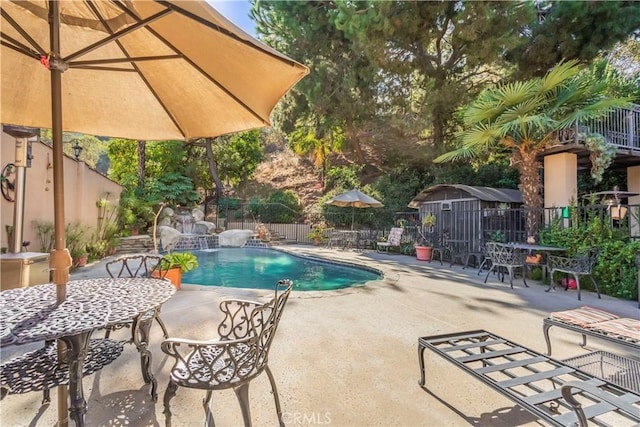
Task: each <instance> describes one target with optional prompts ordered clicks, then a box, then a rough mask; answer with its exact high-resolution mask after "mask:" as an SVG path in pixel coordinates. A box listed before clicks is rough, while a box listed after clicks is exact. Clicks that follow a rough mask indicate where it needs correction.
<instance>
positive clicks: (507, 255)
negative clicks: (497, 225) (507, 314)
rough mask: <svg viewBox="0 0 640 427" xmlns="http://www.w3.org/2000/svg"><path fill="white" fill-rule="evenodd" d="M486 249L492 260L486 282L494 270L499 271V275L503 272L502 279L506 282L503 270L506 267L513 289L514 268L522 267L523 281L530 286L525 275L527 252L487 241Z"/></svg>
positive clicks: (488, 256) (485, 278)
mask: <svg viewBox="0 0 640 427" xmlns="http://www.w3.org/2000/svg"><path fill="white" fill-rule="evenodd" d="M485 249H486V252H487V258H489V260H490V261H491V268H490V269H489V271H488V272H487V275H486V276H485V277H484V283H487V279H488V278H489V274H491V272H492V271H497V272H498V275H500V274H502V276H500V280H501V281H502V282H504V272H503V271H501V270H505V269H506V270H507V271H508V272H509V285H510V286H511V289H513V275H514V270H515V269H516V268H520V269H522V281H523V282H524V285H525V286H526V287H527V288H528V287H529V285H527V278H526V277H525V276H526V274H525V265H524V264H525V257H526V254H525V253H522V252H520V251H518V250H516V249H514V248H512V247H509V246H508V245H504V244H502V243H497V242H487V243H486V244H485Z"/></svg>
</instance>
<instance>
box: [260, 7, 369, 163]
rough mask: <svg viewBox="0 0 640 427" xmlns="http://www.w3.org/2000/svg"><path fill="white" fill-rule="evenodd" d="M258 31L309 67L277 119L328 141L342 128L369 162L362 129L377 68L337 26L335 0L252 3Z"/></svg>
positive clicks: (356, 151) (356, 153) (361, 158)
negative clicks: (363, 144) (306, 128)
mask: <svg viewBox="0 0 640 427" xmlns="http://www.w3.org/2000/svg"><path fill="white" fill-rule="evenodd" d="M253 4H254V7H253V10H252V16H253V17H254V19H255V20H256V31H257V33H258V34H260V35H261V36H262V37H261V38H262V39H263V40H264V41H265V42H267V43H268V44H269V45H271V46H273V47H274V48H276V49H278V50H280V51H282V52H286V53H287V54H289V55H291V56H292V57H293V58H296V59H297V60H299V61H301V62H303V63H304V64H305V65H306V66H308V67H309V68H310V74H309V76H307V77H305V78H304V79H303V80H302V81H300V82H299V83H298V84H296V86H295V87H294V88H293V90H292V91H291V93H290V94H289V96H287V97H286V98H285V101H284V102H283V104H282V106H281V110H280V112H279V114H277V115H276V120H275V121H276V122H277V123H279V125H280V126H281V127H282V129H283V130H284V131H285V132H287V133H291V132H292V131H294V130H295V129H296V127H297V126H298V125H305V126H312V127H313V134H314V135H315V138H317V139H318V140H323V141H325V142H327V143H328V144H329V145H335V143H336V142H335V141H330V140H329V139H330V138H331V137H332V135H334V134H335V130H336V129H337V128H342V129H343V132H344V133H345V134H346V141H347V144H348V146H349V147H350V148H351V151H352V153H353V154H354V156H355V158H356V159H357V161H358V162H359V163H363V162H364V160H365V159H364V154H363V152H362V149H361V147H360V137H361V135H360V130H361V129H362V128H363V126H364V124H365V123H367V121H368V120H370V119H371V118H372V117H373V116H374V108H375V102H374V99H375V97H376V95H377V94H376V91H375V86H374V85H373V84H372V83H373V82H374V77H375V73H376V71H377V70H376V69H375V68H373V67H372V66H371V64H370V61H369V59H368V57H367V55H365V53H364V52H363V50H362V49H361V48H360V47H359V46H358V44H357V43H355V42H354V41H353V40H351V39H349V38H347V37H346V35H345V33H344V31H342V30H341V29H339V28H338V27H336V25H335V22H334V21H335V19H336V15H337V14H338V10H337V3H336V2H333V1H305V2H281V1H256V0H254V1H253Z"/></svg>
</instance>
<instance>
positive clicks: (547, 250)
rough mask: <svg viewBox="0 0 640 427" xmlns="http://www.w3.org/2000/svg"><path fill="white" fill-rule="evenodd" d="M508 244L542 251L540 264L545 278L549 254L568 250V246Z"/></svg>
mask: <svg viewBox="0 0 640 427" xmlns="http://www.w3.org/2000/svg"><path fill="white" fill-rule="evenodd" d="M506 245H507V246H509V247H510V248H513V249H517V250H520V251H527V252H536V253H538V252H540V253H542V256H543V260H542V262H541V263H539V265H540V266H541V267H542V277H543V279H544V278H545V277H546V276H547V271H548V270H549V266H548V265H547V255H548V254H549V253H550V252H566V251H567V248H560V247H556V246H543V245H534V244H530V243H507V244H506ZM552 281H553V278H552ZM547 291H548V290H547Z"/></svg>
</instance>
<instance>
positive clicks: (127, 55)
mask: <svg viewBox="0 0 640 427" xmlns="http://www.w3.org/2000/svg"><path fill="white" fill-rule="evenodd" d="M52 3H55V4H57V5H58V8H59V17H60V27H59V28H60V29H59V48H58V49H55V48H52V47H51V39H50V27H49V22H48V20H49V13H50V8H49V7H48V4H49V3H48V2H46V1H41V0H40V1H19V2H13V1H2V2H1V5H0V7H1V9H2V48H1V49H2V50H1V57H2V61H1V62H2V64H1V70H2V86H1V88H2V89H1V90H2V122H3V123H5V124H14V125H22V126H31V127H39V128H53V127H54V126H53V125H54V124H53V123H52V103H51V99H52V97H53V96H55V94H52V84H51V78H50V73H49V72H48V70H47V67H49V68H51V69H59V70H60V72H61V73H62V79H61V80H62V81H61V94H62V111H61V114H62V117H63V119H62V128H61V130H62V131H73V132H82V133H86V134H91V135H102V136H111V137H124V138H130V139H141V140H147V141H149V140H163V139H190V138H196V137H212V136H218V135H223V134H227V133H232V132H238V131H243V130H249V129H255V128H257V127H261V126H265V125H268V124H269V115H270V113H271V111H272V110H273V108H274V106H275V105H276V103H277V102H278V101H279V100H280V98H281V97H282V96H283V95H284V94H285V93H286V92H287V91H288V90H289V89H291V87H292V86H293V85H294V84H295V83H296V82H297V81H298V80H300V79H301V78H302V77H303V76H304V75H305V74H307V72H308V70H307V68H306V67H304V66H302V65H300V64H298V63H297V62H295V61H293V60H291V59H289V58H287V57H286V56H284V55H282V54H280V53H278V52H277V51H275V50H273V49H272V48H270V47H269V46H267V45H265V44H264V43H262V42H260V41H258V40H255V39H253V38H252V37H251V36H249V35H248V34H246V33H245V32H244V31H242V30H241V29H240V28H238V27H237V26H235V25H234V24H233V23H231V22H230V21H228V20H227V19H226V18H224V17H223V16H222V15H221V14H219V13H218V12H217V11H216V10H215V9H213V8H212V7H211V6H210V5H209V4H207V3H206V2H204V1H148V0H144V1H132V0H127V1H125V0H117V1H110V0H109V1H105V0H87V1H59V2H58V1H54V2H52ZM54 90H55V89H54Z"/></svg>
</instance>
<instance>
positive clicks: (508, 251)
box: [485, 242, 525, 265]
mask: <svg viewBox="0 0 640 427" xmlns="http://www.w3.org/2000/svg"><path fill="white" fill-rule="evenodd" d="M485 247H486V250H487V256H488V257H489V258H491V262H492V263H494V264H497V265H520V264H523V263H524V256H525V254H520V253H519V252H517V251H516V250H515V249H514V248H512V247H509V246H507V245H504V244H502V243H498V242H487V243H486V245H485Z"/></svg>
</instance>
